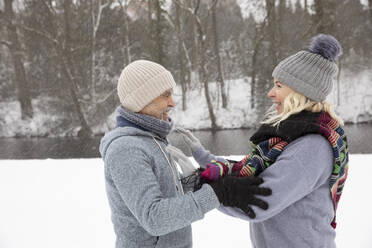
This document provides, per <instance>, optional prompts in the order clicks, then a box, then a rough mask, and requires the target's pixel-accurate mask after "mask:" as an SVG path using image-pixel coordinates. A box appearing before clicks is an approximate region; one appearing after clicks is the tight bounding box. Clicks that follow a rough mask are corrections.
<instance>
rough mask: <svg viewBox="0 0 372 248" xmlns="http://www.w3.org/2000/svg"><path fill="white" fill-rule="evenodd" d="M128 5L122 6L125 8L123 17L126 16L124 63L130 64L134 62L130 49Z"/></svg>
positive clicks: (124, 26)
mask: <svg viewBox="0 0 372 248" xmlns="http://www.w3.org/2000/svg"><path fill="white" fill-rule="evenodd" d="M126 8H127V5H126V6H125V7H123V6H122V10H123V17H124V25H123V28H124V32H123V36H124V37H123V40H124V42H123V43H124V44H123V49H124V64H125V65H128V64H130V63H131V62H132V59H131V56H130V50H129V19H128V14H127V9H126Z"/></svg>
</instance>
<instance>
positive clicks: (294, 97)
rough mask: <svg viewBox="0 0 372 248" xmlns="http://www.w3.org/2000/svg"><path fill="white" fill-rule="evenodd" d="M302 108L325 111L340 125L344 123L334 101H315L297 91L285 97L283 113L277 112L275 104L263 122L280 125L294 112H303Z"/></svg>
mask: <svg viewBox="0 0 372 248" xmlns="http://www.w3.org/2000/svg"><path fill="white" fill-rule="evenodd" d="M302 110H308V111H311V112H314V113H317V112H321V111H325V112H327V113H328V114H329V115H330V116H331V117H332V119H334V120H336V121H337V122H338V123H339V124H340V125H344V122H343V120H342V119H341V118H340V117H339V116H338V115H337V114H336V113H335V111H334V106H333V104H332V103H329V102H326V101H322V102H315V101H313V100H311V99H309V98H307V97H306V96H304V95H302V94H301V93H298V92H296V91H293V92H291V93H289V94H288V96H287V97H286V98H285V99H284V104H283V111H282V112H281V113H279V114H278V113H277V111H276V109H275V105H273V106H271V107H270V108H269V110H268V112H267V113H266V115H265V119H264V121H262V122H261V124H269V125H272V126H278V125H279V124H280V122H282V121H284V120H285V119H287V118H288V117H289V116H291V115H293V114H297V113H299V112H301V111H302Z"/></svg>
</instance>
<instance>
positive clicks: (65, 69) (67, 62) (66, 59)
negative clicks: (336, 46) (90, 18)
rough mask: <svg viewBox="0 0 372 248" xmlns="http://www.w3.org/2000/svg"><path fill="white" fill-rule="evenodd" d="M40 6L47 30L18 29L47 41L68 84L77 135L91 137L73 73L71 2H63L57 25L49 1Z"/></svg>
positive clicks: (22, 26)
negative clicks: (47, 23)
mask: <svg viewBox="0 0 372 248" xmlns="http://www.w3.org/2000/svg"><path fill="white" fill-rule="evenodd" d="M41 4H42V6H43V7H44V8H45V10H46V13H47V15H48V16H49V18H50V19H49V20H50V26H51V28H50V29H49V30H45V31H44V30H38V29H34V28H31V27H28V26H26V25H21V26H20V27H21V28H23V29H24V30H26V31H29V32H32V33H34V34H37V35H39V36H40V37H42V38H44V39H45V40H47V41H49V42H50V43H51V44H52V45H53V48H54V50H55V52H56V55H57V56H54V57H55V59H56V60H57V63H58V64H59V66H60V69H61V74H62V75H63V76H64V78H65V80H66V83H67V84H68V90H69V92H70V96H71V98H72V103H73V105H74V107H75V110H76V113H77V115H78V118H79V121H80V125H81V129H80V131H79V133H78V135H79V136H91V135H92V130H91V128H90V127H89V125H88V123H87V121H86V119H85V116H84V113H83V110H82V106H81V100H79V97H78V95H79V94H78V81H77V77H76V75H75V72H74V63H73V59H72V51H73V47H72V41H71V24H70V18H71V16H70V15H71V13H70V12H71V0H64V2H63V3H62V9H63V15H62V22H63V23H58V22H57V21H58V20H59V18H58V17H57V11H56V10H55V9H54V7H53V4H52V2H51V1H42V2H41ZM61 27H63V28H61Z"/></svg>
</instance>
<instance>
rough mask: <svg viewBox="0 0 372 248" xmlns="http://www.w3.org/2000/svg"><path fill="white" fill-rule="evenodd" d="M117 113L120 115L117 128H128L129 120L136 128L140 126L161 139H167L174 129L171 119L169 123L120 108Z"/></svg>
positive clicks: (117, 118)
mask: <svg viewBox="0 0 372 248" xmlns="http://www.w3.org/2000/svg"><path fill="white" fill-rule="evenodd" d="M117 112H118V114H119V115H118V116H117V117H116V126H117V127H123V126H127V125H125V120H127V121H129V122H130V123H133V124H134V125H135V126H138V127H139V128H140V129H144V130H147V131H150V132H152V133H154V134H156V135H158V136H159V137H160V138H166V137H167V135H168V134H169V133H170V132H171V130H172V128H173V121H172V120H171V119H170V118H169V121H168V122H167V121H163V120H160V119H156V118H155V117H152V116H149V115H144V114H139V113H135V112H131V111H128V110H127V109H125V108H123V107H118V109H117ZM123 119H124V120H123Z"/></svg>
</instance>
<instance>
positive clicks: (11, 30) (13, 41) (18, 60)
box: [0, 0, 33, 120]
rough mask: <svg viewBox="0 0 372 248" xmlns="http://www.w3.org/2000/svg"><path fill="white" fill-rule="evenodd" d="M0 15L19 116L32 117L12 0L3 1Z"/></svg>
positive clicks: (3, 42) (23, 117)
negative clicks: (5, 36) (12, 74)
mask: <svg viewBox="0 0 372 248" xmlns="http://www.w3.org/2000/svg"><path fill="white" fill-rule="evenodd" d="M0 12H1V13H0V15H1V17H2V18H0V19H4V20H5V24H6V29H7V32H8V42H7V41H2V44H4V45H6V46H7V47H8V48H9V51H10V55H11V58H12V62H13V66H14V77H15V83H16V89H17V95H18V101H19V103H20V106H21V118H22V119H23V120H24V119H27V118H32V117H33V108H32V104H31V95H30V89H29V83H28V81H27V79H26V71H25V67H24V65H23V55H22V54H23V53H22V48H21V44H20V43H19V39H18V34H17V28H16V25H15V23H14V22H15V16H14V10H13V0H5V1H4V12H2V11H1V10H0Z"/></svg>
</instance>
